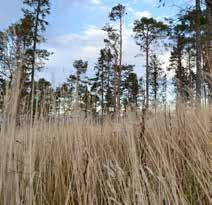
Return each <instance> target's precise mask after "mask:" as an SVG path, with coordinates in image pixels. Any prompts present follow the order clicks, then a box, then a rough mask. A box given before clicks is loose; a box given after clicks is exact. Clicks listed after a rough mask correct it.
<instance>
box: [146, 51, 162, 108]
mask: <svg viewBox="0 0 212 205" xmlns="http://www.w3.org/2000/svg"><path fill="white" fill-rule="evenodd" d="M161 66H162V64H161V62H160V60H159V58H158V56H156V55H155V54H153V55H152V56H151V57H150V64H149V75H150V76H149V84H150V94H151V95H152V100H153V107H154V109H155V111H156V109H157V105H158V104H159V97H158V94H159V90H160V88H161V82H162V76H163V69H162V67H161ZM150 99H151V96H150Z"/></svg>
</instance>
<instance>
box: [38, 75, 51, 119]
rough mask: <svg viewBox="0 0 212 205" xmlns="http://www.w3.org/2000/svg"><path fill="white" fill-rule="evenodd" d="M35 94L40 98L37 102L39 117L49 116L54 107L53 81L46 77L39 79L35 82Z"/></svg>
mask: <svg viewBox="0 0 212 205" xmlns="http://www.w3.org/2000/svg"><path fill="white" fill-rule="evenodd" d="M35 87H36V90H35V95H36V96H37V98H38V100H37V102H36V104H37V105H36V112H35V113H36V114H37V117H38V118H40V117H49V114H50V113H51V111H52V109H53V105H52V103H53V101H52V96H53V88H52V86H51V83H50V82H49V81H47V80H46V79H44V78H41V79H39V80H38V81H37V82H35Z"/></svg>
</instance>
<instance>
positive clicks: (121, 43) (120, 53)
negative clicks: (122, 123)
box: [117, 17, 123, 112]
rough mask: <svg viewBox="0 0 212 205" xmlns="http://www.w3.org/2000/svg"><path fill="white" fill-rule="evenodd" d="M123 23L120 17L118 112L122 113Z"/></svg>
mask: <svg viewBox="0 0 212 205" xmlns="http://www.w3.org/2000/svg"><path fill="white" fill-rule="evenodd" d="M122 27H123V22H122V17H120V51H119V66H118V88H117V89H118V90H117V112H120V109H121V102H120V87H121V73H122V50H123V39H122V29H123V28H122Z"/></svg>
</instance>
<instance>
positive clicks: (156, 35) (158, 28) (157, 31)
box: [133, 17, 167, 108]
mask: <svg viewBox="0 0 212 205" xmlns="http://www.w3.org/2000/svg"><path fill="white" fill-rule="evenodd" d="M133 31H134V33H135V36H134V38H135V40H136V44H137V45H138V46H139V47H140V49H141V50H142V51H144V52H145V58H146V107H147V108H148V106H149V57H150V49H151V46H152V45H154V44H155V43H156V42H157V41H158V40H159V39H161V38H164V37H165V33H166V31H167V25H165V24H164V23H163V22H161V21H157V20H155V19H153V18H146V17H143V18H141V19H140V20H136V21H135V22H134V28H133Z"/></svg>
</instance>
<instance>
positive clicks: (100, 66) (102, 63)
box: [91, 48, 114, 118]
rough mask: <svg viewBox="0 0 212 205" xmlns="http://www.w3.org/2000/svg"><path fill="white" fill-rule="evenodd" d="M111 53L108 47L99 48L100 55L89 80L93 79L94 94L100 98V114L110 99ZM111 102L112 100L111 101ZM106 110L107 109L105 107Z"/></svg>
mask: <svg viewBox="0 0 212 205" xmlns="http://www.w3.org/2000/svg"><path fill="white" fill-rule="evenodd" d="M112 60H113V55H112V53H111V49H110V48H104V49H101V50H100V57H99V59H98V63H97V64H96V65H95V68H94V69H95V71H96V73H95V77H94V78H92V79H91V80H92V81H93V83H94V84H93V86H95V87H96V94H97V95H98V96H99V99H100V100H101V102H100V106H101V115H102V118H103V115H104V113H105V111H106V110H105V109H106V108H107V105H108V104H107V103H108V102H109V101H111V100H112V99H110V97H111V96H110V92H111V90H112V82H111V80H112V79H111V75H112V73H113V68H114V65H113V61H112ZM111 103H112V102H111ZM107 111H108V109H107Z"/></svg>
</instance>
